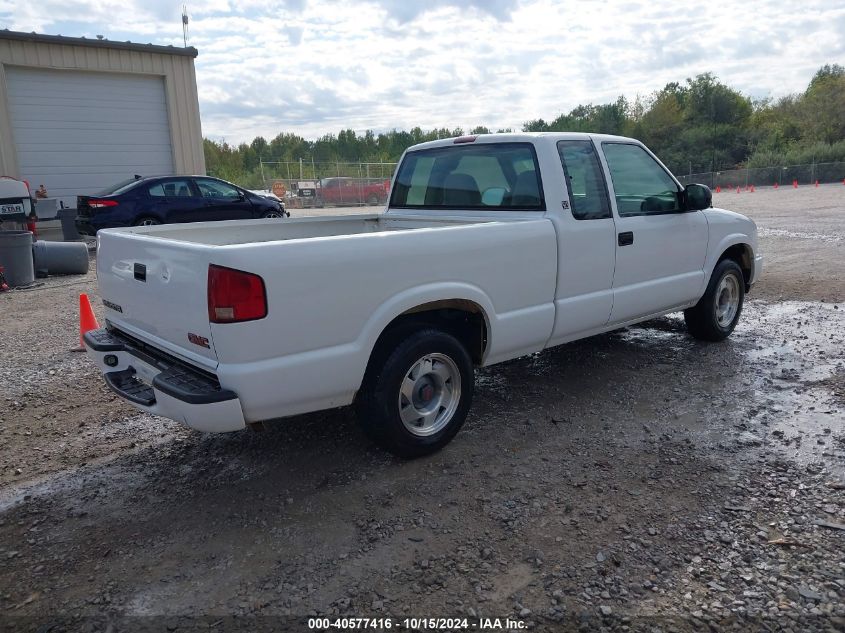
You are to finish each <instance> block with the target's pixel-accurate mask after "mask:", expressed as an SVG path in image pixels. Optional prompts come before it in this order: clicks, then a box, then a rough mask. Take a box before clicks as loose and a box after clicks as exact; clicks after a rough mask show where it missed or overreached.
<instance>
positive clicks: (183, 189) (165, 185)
mask: <svg viewBox="0 0 845 633" xmlns="http://www.w3.org/2000/svg"><path fill="white" fill-rule="evenodd" d="M149 193H150V197H152V198H190V197H191V196H193V195H194V194H193V192H192V191H191V185H190V183H188V181H187V180H167V181H165V182H160V183H158V184H156V185H153V186H152V187H150V188H149Z"/></svg>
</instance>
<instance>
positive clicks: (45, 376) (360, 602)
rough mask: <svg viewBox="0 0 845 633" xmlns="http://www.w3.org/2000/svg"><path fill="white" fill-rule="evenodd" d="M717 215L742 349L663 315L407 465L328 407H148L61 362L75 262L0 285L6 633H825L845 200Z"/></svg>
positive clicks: (835, 604) (832, 559)
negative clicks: (376, 621)
mask: <svg viewBox="0 0 845 633" xmlns="http://www.w3.org/2000/svg"><path fill="white" fill-rule="evenodd" d="M715 202H716V204H717V206H723V207H727V208H732V209H735V210H737V211H741V212H745V213H748V214H749V215H751V216H752V217H753V218H754V219H755V220H756V221H757V223H758V225H759V226H760V230H761V244H762V249H763V251H764V253H765V255H766V257H767V260H766V269H765V272H764V277H763V280H762V281H761V282H760V284H759V285H758V286H757V287H756V288H755V290H754V292H753V294H752V295H750V297H749V301H748V302H747V303H746V307H745V311H744V314H743V318H742V320H741V323H740V325H739V327H738V329H737V331H736V333H735V334H734V336H732V337H731V338H730V339H729V340H728V341H726V342H724V343H722V344H716V345H704V344H701V343H698V342H696V341H694V340H693V339H691V338H689V337H688V336H687V335H686V334H685V333H684V330H683V322H682V320H681V319H680V318H678V317H676V316H670V317H667V318H663V319H659V320H656V321H653V322H650V323H647V324H645V325H643V326H641V327H636V328H631V329H627V330H623V331H619V332H615V333H612V334H608V335H604V336H599V337H594V338H592V339H589V340H586V341H581V342H578V343H574V344H570V345H567V346H564V347H560V348H557V349H554V350H550V351H547V352H544V353H541V354H537V355H534V356H531V357H527V358H522V359H518V360H515V361H512V362H509V363H505V364H502V365H498V366H495V367H491V368H488V369H484V370H481V371H479V372H478V375H477V384H478V390H477V395H476V400H475V404H474V407H473V410H472V412H471V414H470V418H469V420H468V422H467V424H466V426H465V427H464V430H463V431H462V432H461V433H460V434H459V435H458V437H457V438H456V440H455V441H454V442H453V443H452V444H451V445H450V446H449V447H447V449H446V450H444V451H442V452H441V453H440V454H438V455H435V456H433V457H430V458H426V459H421V460H416V461H412V462H404V461H400V460H398V459H395V458H393V457H391V456H389V455H386V454H384V453H382V452H380V451H378V450H376V449H374V448H373V447H372V446H371V445H370V444H368V443H367V441H366V440H365V439H364V438H363V436H362V435H361V433H360V432H359V431H358V429H357V427H356V425H355V421H354V417H353V415H352V413H351V412H350V411H349V410H345V409H343V410H336V411H330V412H325V413H319V414H313V415H309V416H303V417H299V418H295V419H291V420H289V421H287V423H283V424H277V425H275V426H273V427H271V428H270V429H269V430H268V431H266V432H264V433H252V432H242V433H236V434H229V435H217V436H211V435H202V434H199V433H194V432H190V431H187V430H184V429H182V428H181V427H180V426H179V425H177V424H176V423H173V422H169V421H166V420H162V419H159V418H153V417H151V416H147V415H143V414H140V413H138V412H136V411H135V410H134V409H133V408H131V407H129V406H127V405H125V404H124V403H123V402H121V401H118V400H117V399H116V397H114V396H113V395H111V393H110V392H109V391H108V390H107V389H106V388H105V386H104V385H103V383H102V380H101V378H100V377H99V375H98V374H97V373H96V372H95V371H94V370H93V369H92V367H91V365H90V364H89V363H88V361H87V359H86V358H85V356H84V355H83V354H78V353H74V352H72V351H70V350H71V348H72V347H73V346H74V345H76V333H75V328H76V297H77V294H78V293H79V292H82V291H85V292H89V293H91V295H92V298H94V299H97V302H96V303H95V305H97V306H98V304H99V301H98V299H99V298H98V297H97V294H96V283H95V279H94V275H93V272H92V273H91V274H89V275H88V276H86V277H85V278H82V279H80V278H78V277H77V278H56V279H49V280H46V281H45V282H44V284H43V285H42V286H40V287H38V288H36V289H33V290H27V291H15V292H12V293H6V294H4V295H0V332H2V333H3V334H2V336H3V338H2V346H0V384H2V385H3V396H2V398H0V561H2V564H0V631H2V630H13V629H30V630H42V631H47V630H51V631H59V630H127V629H132V630H134V629H144V628H147V629H149V630H171V631H173V630H180V631H181V630H193V629H202V630H212V631H220V630H232V629H235V628H244V629H249V630H256V629H261V628H266V629H278V628H285V627H287V628H289V629H291V630H306V629H307V621H306V620H305V619H304V617H306V616H309V615H310V616H315V615H321V616H331V617H334V616H358V617H367V616H368V617H385V616H388V615H391V616H394V617H399V618H405V617H410V616H415V617H421V616H422V617H432V616H442V617H452V618H467V619H468V620H467V623H468V626H469V628H470V629H475V630H478V625H479V623H480V622H479V619H478V618H481V617H498V618H510V619H511V620H513V621H514V622H517V623H519V625H520V626H525V627H526V628H533V629H535V630H560V629H561V628H568V629H573V630H578V629H582V630H593V629H599V628H606V629H607V630H679V631H685V630H705V629H708V628H709V629H712V630H731V629H733V630H737V629H743V630H744V629H746V628H754V629H755V630H793V631H808V630H831V631H832V630H839V631H841V630H843V629H844V628H845V415H843V412H845V348H843V343H844V342H845V253H843V246H845V187H843V186H841V185H840V186H834V185H829V186H823V187H820V188H818V189H815V188H802V189H799V190H797V191H795V190H792V189H780V190H777V191H775V190H771V189H758V190H757V192H756V193H754V194H747V193H742V194H735V193H725V194H720V195H717V196H716V199H715ZM97 309H99V308H97ZM233 616H246V617H241V618H234V617H233ZM400 624H401V623H400ZM473 625H475V626H473ZM39 627H41V628H39ZM403 628H406V627H403ZM418 628H420V629H422V630H425V629H431V628H436V627H430V626H425V625H420V626H419V627H418ZM512 628H514V629H516V628H517V626H516V625H513V626H512Z"/></svg>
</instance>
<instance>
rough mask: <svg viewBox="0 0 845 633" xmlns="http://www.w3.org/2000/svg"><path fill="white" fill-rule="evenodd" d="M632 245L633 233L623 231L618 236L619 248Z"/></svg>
mask: <svg viewBox="0 0 845 633" xmlns="http://www.w3.org/2000/svg"><path fill="white" fill-rule="evenodd" d="M633 243H634V232H633V231H625V232H623V233H620V234H619V246H630V245H631V244H633Z"/></svg>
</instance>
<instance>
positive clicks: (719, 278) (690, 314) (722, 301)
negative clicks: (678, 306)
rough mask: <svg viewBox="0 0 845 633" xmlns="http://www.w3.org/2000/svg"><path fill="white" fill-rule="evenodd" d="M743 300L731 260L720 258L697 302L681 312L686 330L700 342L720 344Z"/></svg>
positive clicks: (739, 275)
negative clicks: (716, 342)
mask: <svg viewBox="0 0 845 633" xmlns="http://www.w3.org/2000/svg"><path fill="white" fill-rule="evenodd" d="M744 301H745V278H744V277H743V275H742V270H741V269H740V267H739V264H737V263H736V262H735V261H734V260H732V259H723V260H722V261H720V262H719V263H718V264H717V265H716V268H715V269H714V270H713V275H712V276H711V277H710V283H709V284H707V290H706V291H705V292H704V296H703V297H701V299H700V300H699V302H698V303H697V304H695V305H694V306H693V307H692V308H689V309H688V310H684V320H685V321H686V324H687V330H688V331H689V333H690V334H692V336H694V337H695V338H697V339H701V340H703V341H722V340H724V339H726V338H728V336H730V335H731V332H733V331H734V328H735V327H736V324H737V322H738V321H739V315H740V314H741V313H742V305H743V303H744Z"/></svg>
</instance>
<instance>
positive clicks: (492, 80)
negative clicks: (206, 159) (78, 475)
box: [0, 0, 845, 142]
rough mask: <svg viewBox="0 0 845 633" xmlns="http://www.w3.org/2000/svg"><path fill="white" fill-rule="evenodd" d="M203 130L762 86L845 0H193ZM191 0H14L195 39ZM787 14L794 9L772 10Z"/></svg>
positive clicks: (831, 22) (312, 133) (11, 8)
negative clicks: (718, 85) (667, 87)
mask: <svg viewBox="0 0 845 633" xmlns="http://www.w3.org/2000/svg"><path fill="white" fill-rule="evenodd" d="M188 4H189V6H188V9H189V12H190V16H191V23H190V36H191V39H190V42H189V44H190V45H193V46H196V47H197V49H198V50H199V57H198V58H197V60H196V68H197V83H198V88H199V95H200V108H201V111H202V115H203V121H202V124H203V131H204V132H205V133H206V134H207V135H210V136H215V137H225V138H226V139H227V140H229V141H232V142H238V141H242V140H250V139H251V138H252V137H254V136H256V135H258V134H261V135H264V136H267V137H272V136H274V135H275V134H277V133H280V132H296V133H299V134H303V135H305V136H308V137H316V136H318V135H321V134H323V133H326V132H337V131H338V130H340V129H343V128H347V127H351V128H353V129H356V130H363V129H367V128H373V129H377V130H381V129H389V128H393V127H397V128H406V129H407V128H410V127H413V126H417V125H419V126H420V127H423V128H431V127H435V126H436V127H450V128H452V127H457V126H461V127H464V128H469V127H472V126H475V125H478V124H481V125H487V126H488V127H491V128H498V127H513V128H519V127H520V126H521V125H522V124H523V123H524V122H525V121H527V120H529V119H534V118H538V117H542V118H546V119H550V118H554V117H555V116H556V115H557V114H559V113H560V112H563V111H568V110H570V109H571V108H572V107H574V106H575V105H577V104H579V103H588V102H593V103H603V102H608V101H611V100H614V99H615V98H616V97H617V96H618V95H620V94H625V95H626V96H627V97H629V98H632V99H633V98H634V97H635V96H636V95H637V94H640V95H647V94H649V93H651V92H652V91H654V90H656V89H659V88H661V87H662V86H663V85H664V84H665V83H666V82H668V81H683V80H684V79H685V78H686V77H689V76H693V75H695V74H698V73H701V72H707V71H712V72H714V73H716V75H717V76H719V78H720V79H721V80H722V81H724V82H726V83H728V84H729V85H731V86H733V87H736V88H738V89H740V90H742V91H745V92H747V93H751V94H753V95H754V96H757V97H759V96H766V95H773V96H779V95H782V94H786V93H789V92H796V91H799V90H803V89H804V88H805V87H806V84H807V82H808V81H809V79H810V77H811V76H812V74H813V72H815V70H816V69H817V68H818V67H819V66H821V65H822V64H824V63H831V62H836V61H841V59H842V58H843V54H845V41H843V38H842V37H841V33H842V31H843V28H845V7H843V6H841V5H839V6H837V3H830V2H827V1H823V0H808V1H807V2H804V3H802V8H801V12H800V13H795V14H794V15H788V16H787V15H784V12H783V5H782V3H780V2H775V1H774V0H769V1H762V0H760V1H753V0H752V1H749V2H746V3H742V4H738V3H735V2H733V1H732V0H713V1H711V2H706V3H705V2H696V3H692V2H690V3H675V4H668V3H656V2H647V1H645V0H606V1H585V0H582V1H580V2H575V1H566V2H564V1H560V0H428V1H425V2H424V1H422V0H419V1H417V0H369V1H353V0H277V1H273V0H231V1H230V0H208V1H204V2H199V1H189V2H188ZM181 6H182V2H181V0H178V1H173V0H133V1H132V2H117V1H112V0H81V1H79V2H74V3H71V2H68V1H67V0H40V1H39V2H38V3H33V2H31V0H0V21H2V22H3V23H4V24H6V25H8V27H9V28H11V29H13V30H22V31H33V30H35V31H38V32H45V33H61V34H63V35H77V36H78V35H85V36H86V37H93V36H94V35H96V34H98V33H101V34H104V35H106V37H108V38H110V39H118V40H132V41H138V42H150V41H152V42H155V43H161V44H173V45H181V41H182V25H181V19H180V14H181ZM773 16H780V18H779V19H777V20H775V19H772V18H773Z"/></svg>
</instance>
